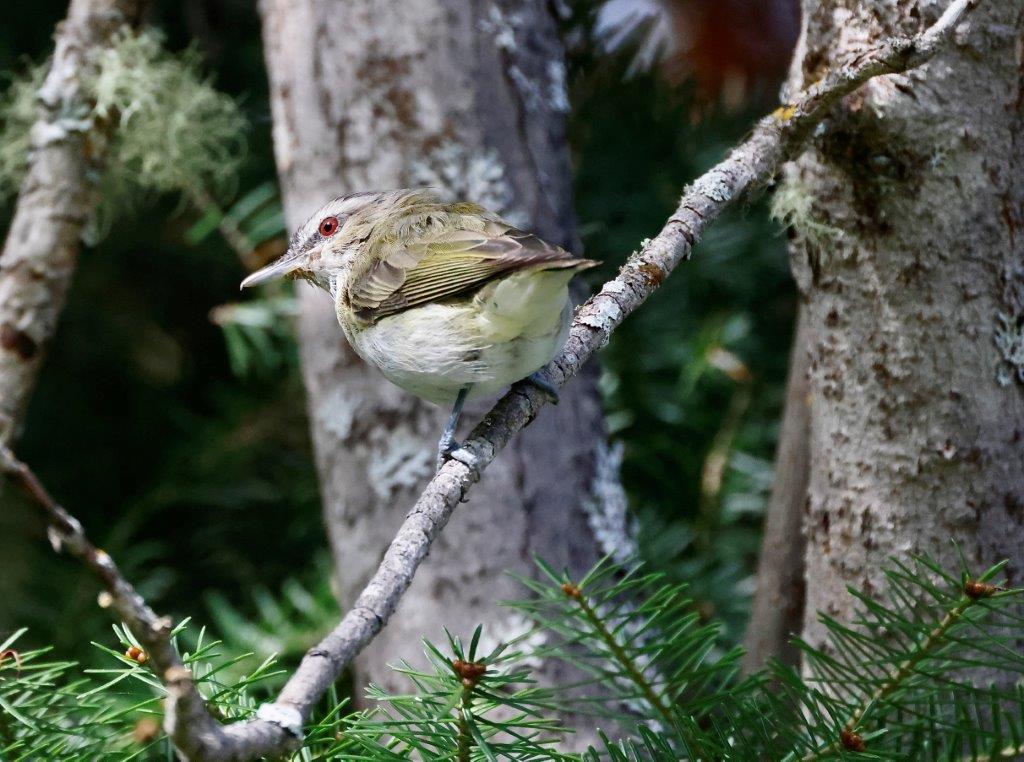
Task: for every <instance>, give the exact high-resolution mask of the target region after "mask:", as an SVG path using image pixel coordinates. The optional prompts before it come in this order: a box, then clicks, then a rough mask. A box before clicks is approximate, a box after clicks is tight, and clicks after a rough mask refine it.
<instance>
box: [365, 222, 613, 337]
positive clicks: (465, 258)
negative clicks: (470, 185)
mask: <svg viewBox="0 0 1024 762" xmlns="http://www.w3.org/2000/svg"><path fill="white" fill-rule="evenodd" d="M594 264H596V263H595V262H593V261H592V260H589V259H579V258H576V257H573V256H572V255H571V254H569V253H568V252H567V251H565V250H564V249H562V248H560V247H558V246H553V245H551V244H549V243H546V242H544V241H542V240H541V239H540V238H538V237H537V236H535V235H533V234H532V233H525V232H523V231H521V230H517V229H515V228H513V227H510V226H508V225H507V224H504V223H500V222H497V221H488V222H487V223H486V225H485V226H484V229H483V230H479V231H477V230H456V231H454V232H446V233H445V234H444V235H441V236H439V237H438V238H436V240H432V241H426V242H424V241H420V242H417V243H416V244H414V245H411V246H404V247H400V248H399V247H391V248H388V247H382V249H381V253H380V254H379V256H378V257H375V258H374V261H373V264H372V265H371V266H370V267H369V268H368V269H367V270H366V272H364V273H362V274H359V275H357V276H355V277H354V278H353V280H352V281H351V282H350V285H349V289H348V296H349V301H350V304H351V307H352V309H353V310H354V311H355V312H356V314H357V315H358V316H359V317H360V318H361V319H363V320H366V321H368V322H373V321H375V320H378V319H380V318H382V317H385V316H387V315H392V314H394V313H396V312H401V311H402V310H406V309H409V308H410V307H415V306H416V305H421V304H424V303H427V302H435V301H441V300H443V299H448V298H450V297H454V296H459V295H462V294H466V293H469V292H472V291H475V290H476V289H478V288H479V287H480V286H482V285H484V284H485V283H487V282H488V281H490V280H492V279H494V278H496V277H498V276H500V275H504V274H507V273H510V272H513V271H515V270H520V269H523V268H526V267H533V266H541V265H548V266H549V268H557V269H563V268H579V269H583V268H586V267H590V266H592V265H594Z"/></svg>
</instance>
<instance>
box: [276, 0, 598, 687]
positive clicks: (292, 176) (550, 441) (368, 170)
mask: <svg viewBox="0 0 1024 762" xmlns="http://www.w3.org/2000/svg"><path fill="white" fill-rule="evenodd" d="M261 12H262V16H263V27H264V42H265V48H266V57H267V65H268V70H269V73H270V87H271V99H272V105H273V115H274V139H275V150H276V155H277V162H278V168H279V173H280V179H281V185H282V189H283V193H284V200H285V208H286V213H287V218H288V221H289V225H290V226H293V227H294V226H296V225H297V224H299V223H301V222H302V221H303V220H304V219H305V217H306V216H307V215H308V214H309V213H310V212H311V211H313V210H314V209H315V208H316V207H318V206H319V205H320V204H321V203H323V202H324V201H326V200H328V199H330V198H332V197H333V196H335V195H337V194H339V193H342V192H346V191H353V190H365V189H380V188H393V187H402V186H408V185H420V184H426V185H439V186H441V187H442V188H443V189H445V190H447V191H448V192H450V193H453V194H454V195H457V196H461V197H465V198H469V199H471V200H475V201H479V202H481V203H484V204H486V205H489V206H492V207H494V208H497V209H499V210H500V211H502V212H504V213H505V214H506V215H508V216H509V217H510V218H511V219H512V220H513V221H515V222H517V223H519V224H522V225H524V226H526V227H528V228H530V229H533V230H535V231H536V232H538V233H539V234H540V235H541V236H542V237H544V238H546V239H547V240H550V241H553V242H557V243H560V244H563V245H567V246H571V245H572V244H573V242H574V230H573V214H572V207H571V188H570V171H569V165H568V154H567V149H566V144H565V136H564V132H563V122H564V111H565V108H566V106H567V104H566V96H565V92H564V81H563V78H564V69H563V60H562V49H561V47H560V44H559V42H558V39H557V37H556V35H555V29H554V21H553V19H552V18H551V17H550V15H549V12H548V10H547V7H546V5H545V4H544V3H543V2H540V0H503V1H502V2H466V1H461V0H416V1H415V2H412V1H410V0H372V1H371V0H361V1H359V2H350V3H346V4H345V6H344V13H343V14H339V13H338V6H337V4H336V3H332V2H329V1H328V0H263V2H262V4H261ZM299 298H300V301H301V312H300V319H299V334H300V343H301V351H302V366H303V375H304V378H305V381H306V388H307V392H308V397H309V409H310V417H311V421H312V433H313V441H314V445H315V450H316V456H317V464H318V468H319V475H320V482H321V488H322V492H323V497H324V505H325V518H326V524H327V529H328V533H329V535H330V540H331V545H332V548H333V551H334V557H335V561H336V571H337V577H338V580H339V583H340V598H341V602H342V604H343V605H344V606H345V607H348V606H349V605H351V604H352V602H353V601H354V600H355V598H356V596H357V595H358V593H359V592H360V591H361V590H362V588H363V587H364V585H365V584H366V582H367V580H368V578H369V577H370V575H371V574H372V572H373V571H374V570H375V569H376V567H377V564H378V563H379V562H380V558H381V554H382V553H383V551H384V549H385V548H386V547H387V545H388V542H389V541H390V540H391V539H392V538H393V537H394V536H395V533H396V531H397V530H398V528H399V525H400V524H401V523H402V519H403V518H404V515H405V511H406V510H407V508H408V506H410V505H412V504H413V503H414V502H415V499H416V497H417V495H419V493H420V491H421V490H422V488H423V487H424V485H426V484H427V482H428V481H430V477H431V475H432V472H433V456H432V453H433V448H434V446H435V443H436V440H437V437H438V435H439V433H440V430H441V426H442V424H443V420H444V418H445V416H446V414H447V411H442V410H439V409H437V408H435V407H433V406H430V405H428V404H426V403H422V402H420V401H418V400H416V399H414V398H413V397H411V396H410V395H408V394H406V393H405V392H402V391H401V390H399V389H397V388H394V387H392V386H390V385H389V384H388V383H387V382H386V381H384V379H383V378H382V377H381V376H380V374H379V373H378V371H376V370H375V369H373V368H368V367H366V366H365V365H363V364H362V362H361V361H360V360H359V359H358V358H357V357H356V356H355V355H354V354H353V353H352V351H351V350H350V349H349V348H348V346H347V345H346V344H345V341H344V338H343V337H342V334H341V332H340V329H339V327H338V325H337V322H336V320H335V317H334V312H333V306H332V304H331V301H330V299H329V298H328V297H327V296H326V295H325V294H323V293H320V292H316V291H314V290H312V289H310V288H307V287H301V288H300V296H299ZM593 381H594V380H593V377H592V375H588V376H586V377H585V378H584V379H582V380H581V382H580V383H576V384H573V385H572V386H571V387H569V388H567V389H566V390H565V391H564V392H563V394H562V401H561V404H560V405H558V406H557V407H551V408H550V409H548V410H545V411H544V412H543V414H542V415H541V416H540V418H539V419H538V420H537V422H536V423H535V424H534V425H533V426H531V427H530V430H529V431H527V432H525V433H524V435H523V436H521V437H519V438H517V439H516V441H515V442H514V443H512V444H511V445H510V447H509V448H508V450H509V451H508V452H507V453H506V454H505V455H503V456H502V457H501V459H500V460H498V461H497V462H495V463H494V464H493V465H492V466H491V467H490V468H489V469H488V471H487V475H486V477H485V479H484V481H483V483H482V484H481V485H480V493H479V494H478V495H476V496H475V498H474V500H473V502H472V504H471V505H470V506H467V508H466V509H465V510H464V511H462V512H460V514H459V515H458V516H457V517H456V518H455V519H453V521H452V526H451V527H450V528H449V529H448V531H447V533H445V534H444V535H443V536H442V537H440V538H439V539H438V541H437V545H436V549H435V552H434V553H433V554H432V555H431V556H430V559H429V561H428V562H427V563H425V564H424V566H423V568H422V569H421V570H420V571H419V574H418V575H417V577H416V579H415V581H414V582H413V584H412V586H411V588H410V590H409V592H408V594H407V595H406V596H405V599H404V601H403V603H402V606H401V607H400V609H399V610H398V612H397V614H396V616H395V618H394V619H393V620H392V621H391V623H390V625H389V626H388V627H387V628H386V629H385V630H383V631H382V632H381V633H380V635H378V636H377V637H376V638H375V639H374V641H373V642H372V643H371V644H370V645H369V646H368V647H367V649H366V650H365V651H364V653H363V654H362V655H361V656H360V658H359V659H358V660H357V661H356V664H355V676H356V682H357V685H363V684H365V683H366V682H367V681H369V680H373V681H375V682H378V683H381V684H383V685H385V686H387V687H388V688H392V689H398V690H405V689H407V687H408V686H406V685H403V681H402V679H401V678H400V677H396V676H395V675H394V673H393V672H391V671H390V670H389V669H388V668H387V666H386V665H387V664H388V663H392V664H393V663H395V662H397V661H399V660H401V659H408V660H410V661H412V662H414V663H415V662H420V661H422V657H421V653H420V652H421V646H420V642H419V641H420V638H421V637H424V636H425V637H428V638H430V639H432V640H434V641H435V642H443V639H444V636H443V631H442V629H441V628H442V627H443V626H447V627H448V628H450V629H451V630H452V631H453V632H454V633H460V634H462V635H463V636H464V637H467V636H468V635H469V634H470V633H471V632H472V629H473V627H474V626H475V625H476V624H477V623H484V625H485V630H484V632H485V638H487V639H488V640H491V641H500V640H502V639H506V638H508V637H509V636H511V635H514V634H517V629H518V628H520V627H522V624H521V623H517V622H515V621H514V620H511V619H510V618H509V614H508V612H506V611H504V610H503V609H501V608H499V607H498V605H497V603H498V602H499V601H500V600H502V599H506V598H510V597H517V596H520V595H521V594H522V591H521V589H520V588H519V586H518V585H517V584H516V583H515V582H514V581H512V580H511V579H510V578H508V577H507V576H506V575H505V574H504V573H503V572H504V571H505V570H509V569H512V570H516V571H519V572H524V573H530V570H531V566H532V562H531V557H532V556H533V555H534V554H538V555H540V556H542V557H544V558H545V559H547V560H549V561H550V562H551V563H553V564H555V565H556V566H559V567H560V566H567V567H568V568H570V569H572V570H574V571H581V570H583V569H584V568H586V567H588V566H589V565H590V564H592V563H593V562H594V561H595V560H596V559H597V558H598V557H599V555H600V554H601V552H602V551H601V550H600V549H599V548H598V545H597V543H596V542H595V536H594V534H593V533H592V532H591V531H590V529H589V516H588V510H590V509H591V508H592V507H593V505H594V501H593V500H591V499H590V498H591V495H592V491H593V490H592V483H593V481H594V476H595V459H596V458H597V456H598V454H599V453H600V452H602V451H603V450H601V449H600V448H599V445H600V444H601V443H602V441H603V438H604V431H603V427H602V417H601V410H600V405H599V400H598V397H597V393H596V389H595V387H594V382H593ZM481 409H486V408H477V410H475V411H474V410H471V411H469V414H468V416H467V417H468V419H469V420H470V421H472V420H474V419H475V418H477V417H478V415H479V411H480V410H481ZM463 428H464V431H465V430H468V426H464V427H463ZM463 433H464V432H463ZM357 693H358V692H357Z"/></svg>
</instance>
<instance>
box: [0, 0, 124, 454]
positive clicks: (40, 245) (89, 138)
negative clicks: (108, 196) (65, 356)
mask: <svg viewBox="0 0 1024 762" xmlns="http://www.w3.org/2000/svg"><path fill="white" fill-rule="evenodd" d="M142 6H143V2H142V0H72V1H71V5H70V7H69V8H68V15H67V18H66V19H65V20H64V21H63V22H62V23H61V24H60V25H59V26H58V28H57V35H56V48H55V50H54V54H53V59H52V63H51V65H50V70H49V73H48V74H47V76H46V79H45V81H44V82H43V85H42V87H41V88H40V89H39V93H38V95H37V99H38V103H39V119H38V120H37V121H36V123H35V124H34V125H33V127H32V134H31V144H32V148H31V155H30V158H29V168H28V174H27V175H26V177H25V180H24V182H23V184H22V187H21V192H20V194H19V195H18V202H17V206H16V207H15V210H14V218H13V220H12V221H11V227H10V230H9V231H8V233H7V240H6V242H5V243H4V249H3V253H2V255H0V444H5V445H10V444H11V442H12V441H13V439H14V437H15V436H17V434H18V430H19V429H20V428H21V425H22V419H23V418H24V415H25V408H26V406H27V405H28V399H29V396H30V394H31V391H32V386H33V384H34V382H35V378H36V375H37V373H38V370H39V366H40V364H41V362H42V357H43V349H44V347H45V346H46V344H47V343H48V342H49V340H50V339H51V338H52V337H53V333H54V330H55V328H56V325H57V319H58V317H59V316H60V312H61V310H62V309H63V307H64V301H65V298H66V296H67V292H68V288H69V287H70V284H71V276H72V274H73V272H74V268H75V261H76V259H77V257H78V250H79V245H80V243H79V242H80V240H81V237H82V231H83V229H84V228H85V225H86V223H87V221H88V219H89V217H90V214H91V212H92V211H93V208H94V207H95V205H96V201H97V197H96V176H97V169H99V168H100V167H101V166H102V160H103V154H104V147H105V143H106V140H105V138H106V135H107V131H108V130H109V129H110V125H109V124H106V123H103V122H101V121H100V120H97V119H96V118H95V117H94V116H93V115H92V107H91V104H90V103H89V102H88V97H87V95H86V93H85V91H84V88H83V86H82V81H83V77H84V75H85V73H86V72H87V71H88V70H89V67H90V66H91V65H92V63H91V62H92V61H93V60H95V55H96V53H97V51H99V50H102V49H104V48H106V47H107V46H109V45H110V43H111V41H112V39H113V38H114V35H115V33H116V32H117V30H118V29H120V28H121V27H123V26H124V25H125V24H134V23H136V22H137V20H138V18H139V16H140V13H141V9H142Z"/></svg>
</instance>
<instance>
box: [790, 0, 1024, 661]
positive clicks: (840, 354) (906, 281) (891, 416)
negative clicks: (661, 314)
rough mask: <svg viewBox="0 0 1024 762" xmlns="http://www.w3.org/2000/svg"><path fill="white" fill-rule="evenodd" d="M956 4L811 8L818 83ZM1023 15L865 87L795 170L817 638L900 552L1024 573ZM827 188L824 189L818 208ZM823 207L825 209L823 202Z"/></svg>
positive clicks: (804, 71) (999, 14) (804, 73)
mask: <svg viewBox="0 0 1024 762" xmlns="http://www.w3.org/2000/svg"><path fill="white" fill-rule="evenodd" d="M945 5H946V2H945V0H942V1H941V2H911V1H910V0H899V1H898V2H892V1H891V0H857V2H852V0H825V1H823V2H810V0H805V2H804V21H803V24H804V30H803V34H802V39H801V43H800V45H799V48H798V56H799V58H798V60H799V61H801V62H802V66H798V67H795V68H794V76H793V77H792V79H791V82H790V85H791V87H793V88H796V87H800V86H801V85H802V84H804V83H811V82H814V81H816V80H817V79H818V78H819V77H820V76H821V75H822V73H823V72H824V71H825V70H826V69H829V68H831V67H833V66H834V65H835V64H836V63H838V62H840V61H843V60H848V59H849V58H851V57H853V56H856V55H857V54H859V53H861V52H863V51H865V50H866V49H868V48H870V47H871V46H872V45H873V44H874V43H875V42H877V41H878V40H881V39H883V38H885V37H888V36H892V35H906V34H909V33H913V32H916V31H918V30H919V29H921V28H922V27H924V26H926V25H928V24H931V23H932V22H933V21H934V20H935V19H936V18H937V16H938V14H939V13H940V12H941V11H942V10H943V9H944V7H945ZM1022 33H1024V11H1022V10H1021V6H1020V3H1019V2H1016V0H991V1H987V2H985V3H982V4H981V6H980V7H979V9H978V10H977V11H976V12H975V13H973V14H972V15H971V17H970V20H969V21H968V22H967V23H965V24H963V25H962V26H961V28H959V29H958V30H957V33H956V38H955V44H954V45H953V46H951V47H950V49H948V50H946V51H944V52H942V53H940V54H939V55H938V56H937V57H936V58H935V59H934V60H933V61H932V62H931V63H929V64H928V65H926V66H925V67H923V68H922V69H920V70H916V71H913V72H911V73H909V74H908V75H904V76H889V77H879V78H877V79H875V80H872V81H871V82H869V83H868V84H867V85H865V86H864V87H863V88H862V89H861V90H860V91H859V92H858V93H856V94H855V95H853V96H850V97H849V98H847V99H846V101H845V102H844V103H843V105H842V107H841V108H839V109H837V111H836V113H835V114H833V116H832V119H831V120H830V122H829V123H827V124H826V125H825V128H824V130H823V131H821V133H820V134H819V135H818V136H817V137H816V139H815V143H814V145H813V147H812V148H811V150H809V151H807V152H806V153H805V154H804V155H803V156H802V157H801V159H800V160H799V161H798V162H797V163H796V165H795V166H794V167H792V168H791V171H790V173H789V175H788V188H787V189H786V191H785V192H786V193H787V194H789V195H790V197H791V198H793V199H796V201H795V202H794V204H793V209H794V210H799V209H801V208H802V209H803V210H804V211H803V213H802V216H801V215H800V214H798V215H797V222H798V224H797V228H798V231H799V232H800V235H799V237H798V241H797V242H796V244H795V245H794V248H793V272H794V275H795V276H796V279H797V282H798V285H799V287H800V289H801V291H802V292H803V294H804V296H805V298H806V300H807V319H808V322H809V334H810V335H809V345H810V374H809V380H810V413H811V446H810V451H811V463H810V482H809V488H808V496H809V499H808V508H807V513H806V515H805V527H804V528H805V532H806V534H807V542H808V547H807V556H806V581H807V602H806V609H805V610H806V614H805V620H804V635H805V637H806V638H807V639H808V640H809V641H810V642H811V643H812V644H820V643H821V641H822V639H823V632H824V630H823V627H822V626H821V625H820V624H819V622H818V621H817V617H816V613H817V612H818V611H822V612H825V613H827V614H829V615H831V616H834V617H837V618H839V619H840V620H843V621H849V619H850V617H851V614H852V607H851V605H850V602H851V601H850V596H849V594H848V593H847V591H846V590H845V587H846V586H847V585H852V586H853V587H855V588H857V589H859V590H863V591H865V592H866V593H868V594H870V595H878V594H880V593H881V591H882V589H883V588H884V584H885V583H884V577H883V574H882V570H883V568H884V567H885V566H886V565H887V564H888V562H889V558H890V557H891V556H897V557H901V558H906V557H907V554H909V553H919V552H925V553H929V554H932V555H934V556H936V557H937V558H938V559H939V560H940V562H941V563H943V564H944V565H945V566H946V567H947V568H951V569H955V568H956V565H957V561H956V559H957V554H956V550H955V548H954V546H953V543H952V542H951V541H956V542H958V543H959V544H960V546H961V548H962V549H963V551H964V553H965V555H966V557H967V559H968V560H969V561H970V562H971V563H972V564H974V565H975V566H976V567H980V566H984V565H987V564H990V563H993V562H995V561H998V560H1000V559H1002V558H1009V559H1010V566H1009V567H1008V573H1009V576H1010V580H1011V583H1013V584H1020V582H1021V581H1024V580H1022V576H1021V574H1022V571H1024V468H1022V466H1024V397H1022V391H1024V385H1022V382H1024V333H1022V325H1024V280H1022V278H1024V151H1022V148H1024V145H1022V141H1024V131H1022V126H1024V113H1022V106H1024V62H1022V56H1024V52H1022V51H1024V38H1022ZM807 202H809V203H807ZM808 210H809V211H808Z"/></svg>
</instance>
